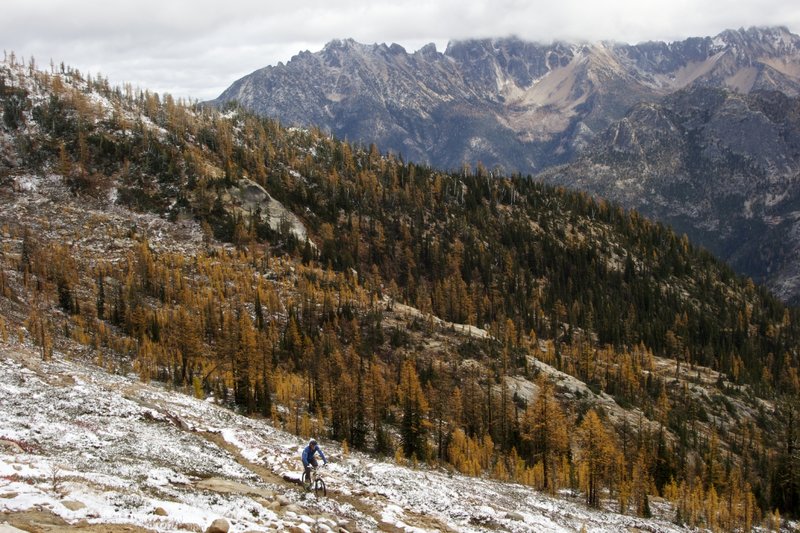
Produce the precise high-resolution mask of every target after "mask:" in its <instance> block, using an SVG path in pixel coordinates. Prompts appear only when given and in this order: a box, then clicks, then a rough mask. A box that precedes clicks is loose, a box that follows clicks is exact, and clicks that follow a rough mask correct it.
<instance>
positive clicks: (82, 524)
mask: <svg viewBox="0 0 800 533" xmlns="http://www.w3.org/2000/svg"><path fill="white" fill-rule="evenodd" d="M89 526H90V524H89V521H88V520H86V519H85V518H81V519H80V520H79V521H78V522H77V523H76V524H75V527H76V528H83V527H89Z"/></svg>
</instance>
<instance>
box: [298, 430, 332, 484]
mask: <svg viewBox="0 0 800 533" xmlns="http://www.w3.org/2000/svg"><path fill="white" fill-rule="evenodd" d="M315 454H319V456H320V457H321V458H322V461H323V464H328V460H327V459H325V454H324V453H322V448H320V447H319V446H318V445H317V441H316V440H315V439H311V440H310V441H308V446H306V447H305V449H304V450H303V454H302V455H301V458H302V459H303V467H304V468H305V471H304V472H303V480H308V479H310V476H311V469H312V468H317V458H316V457H315Z"/></svg>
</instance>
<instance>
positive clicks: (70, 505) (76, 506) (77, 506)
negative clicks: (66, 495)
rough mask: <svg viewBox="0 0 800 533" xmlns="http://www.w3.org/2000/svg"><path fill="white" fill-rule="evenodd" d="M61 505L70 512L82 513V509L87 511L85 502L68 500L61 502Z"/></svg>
mask: <svg viewBox="0 0 800 533" xmlns="http://www.w3.org/2000/svg"><path fill="white" fill-rule="evenodd" d="M61 505H63V506H64V507H66V508H67V509H69V510H70V511H80V510H81V509H86V504H85V503H83V502H76V501H74V500H67V501H63V502H61Z"/></svg>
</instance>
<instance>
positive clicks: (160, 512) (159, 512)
mask: <svg viewBox="0 0 800 533" xmlns="http://www.w3.org/2000/svg"><path fill="white" fill-rule="evenodd" d="M153 514H154V515H156V516H169V513H168V512H167V510H166V509H164V508H163V507H156V510H155V511H153Z"/></svg>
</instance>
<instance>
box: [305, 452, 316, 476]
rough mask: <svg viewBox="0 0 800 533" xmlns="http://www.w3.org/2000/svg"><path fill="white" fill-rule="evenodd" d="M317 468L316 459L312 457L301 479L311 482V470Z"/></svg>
mask: <svg viewBox="0 0 800 533" xmlns="http://www.w3.org/2000/svg"><path fill="white" fill-rule="evenodd" d="M317 466H318V465H317V458H316V457H312V458H311V459H309V460H308V464H307V465H306V470H305V474H303V478H304V479H305V480H306V481H311V469H312V468H317Z"/></svg>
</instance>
